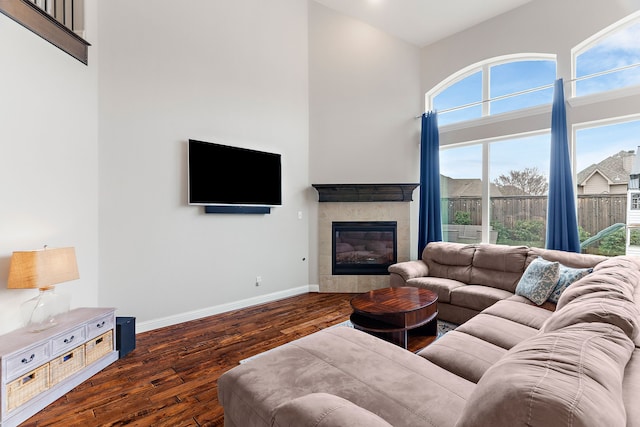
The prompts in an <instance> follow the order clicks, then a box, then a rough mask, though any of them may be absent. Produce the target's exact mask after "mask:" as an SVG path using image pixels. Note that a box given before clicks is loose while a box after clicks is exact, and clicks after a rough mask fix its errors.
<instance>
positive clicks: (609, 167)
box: [578, 150, 635, 186]
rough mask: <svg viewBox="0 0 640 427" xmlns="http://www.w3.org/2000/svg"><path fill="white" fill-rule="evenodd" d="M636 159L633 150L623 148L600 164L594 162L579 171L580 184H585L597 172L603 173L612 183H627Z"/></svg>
mask: <svg viewBox="0 0 640 427" xmlns="http://www.w3.org/2000/svg"><path fill="white" fill-rule="evenodd" d="M634 159H635V153H634V151H633V150H629V151H625V150H622V151H620V152H618V153H616V154H614V155H613V156H609V157H607V158H606V159H604V160H603V161H601V162H600V163H598V164H592V165H591V166H588V167H586V168H585V169H583V170H581V171H580V172H578V186H585V185H586V183H587V182H588V181H589V178H591V177H592V176H593V175H594V174H596V173H599V174H600V175H602V176H603V177H604V178H605V179H606V180H607V181H608V182H609V184H610V185H619V184H627V183H628V182H629V174H630V173H631V167H632V165H633V162H634Z"/></svg>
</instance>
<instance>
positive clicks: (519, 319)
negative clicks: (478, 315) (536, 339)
mask: <svg viewBox="0 0 640 427" xmlns="http://www.w3.org/2000/svg"><path fill="white" fill-rule="evenodd" d="M523 299H525V300H526V298H523ZM527 301H528V300H527ZM482 313H483V314H490V315H492V316H496V317H502V318H503V319H507V320H511V321H512V322H516V323H520V324H521V325H525V326H528V327H530V328H535V329H540V328H541V327H542V325H543V324H544V322H545V321H546V320H547V319H548V318H549V317H550V316H551V314H552V313H553V312H552V311H549V310H541V309H540V308H539V307H537V306H534V305H528V304H523V303H521V302H517V301H514V300H512V299H506V300H502V301H498V302H497V303H495V304H494V305H492V306H491V307H489V308H487V309H486V310H484V311H483V312H482Z"/></svg>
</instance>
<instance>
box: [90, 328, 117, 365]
mask: <svg viewBox="0 0 640 427" xmlns="http://www.w3.org/2000/svg"><path fill="white" fill-rule="evenodd" d="M112 350H113V331H112V330H109V331H107V332H105V333H104V334H102V335H100V336H99V337H97V338H94V339H92V340H91V341H89V342H88V343H86V344H85V345H84V354H85V360H86V363H87V365H88V364H90V363H93V362H95V361H96V360H98V359H100V358H101V357H102V356H104V355H105V354H109V353H110V352H111V351H112Z"/></svg>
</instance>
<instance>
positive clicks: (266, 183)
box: [188, 139, 282, 206]
mask: <svg viewBox="0 0 640 427" xmlns="http://www.w3.org/2000/svg"><path fill="white" fill-rule="evenodd" d="M188 166H189V172H188V187H189V188H188V190H189V204H190V205H204V206H281V205H282V172H281V156H280V154H276V153H268V152H265V151H258V150H251V149H247V148H239V147H232V146H228V145H222V144H215V143H212V142H205V141H197V140H194V139H190V140H189V151H188Z"/></svg>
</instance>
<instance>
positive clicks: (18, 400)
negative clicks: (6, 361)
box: [7, 363, 49, 411]
mask: <svg viewBox="0 0 640 427" xmlns="http://www.w3.org/2000/svg"><path fill="white" fill-rule="evenodd" d="M48 388H49V364H48V363H47V364H45V365H42V366H40V367H38V368H36V369H34V370H33V371H31V372H29V373H26V374H24V375H23V376H21V377H20V378H18V379H16V380H13V381H11V382H10V383H9V384H8V385H7V411H11V410H13V409H15V408H17V407H18V406H20V405H22V404H23V403H25V402H26V401H27V400H29V399H31V398H32V397H34V396H36V395H38V394H39V393H42V392H43V391H44V390H46V389H48Z"/></svg>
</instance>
